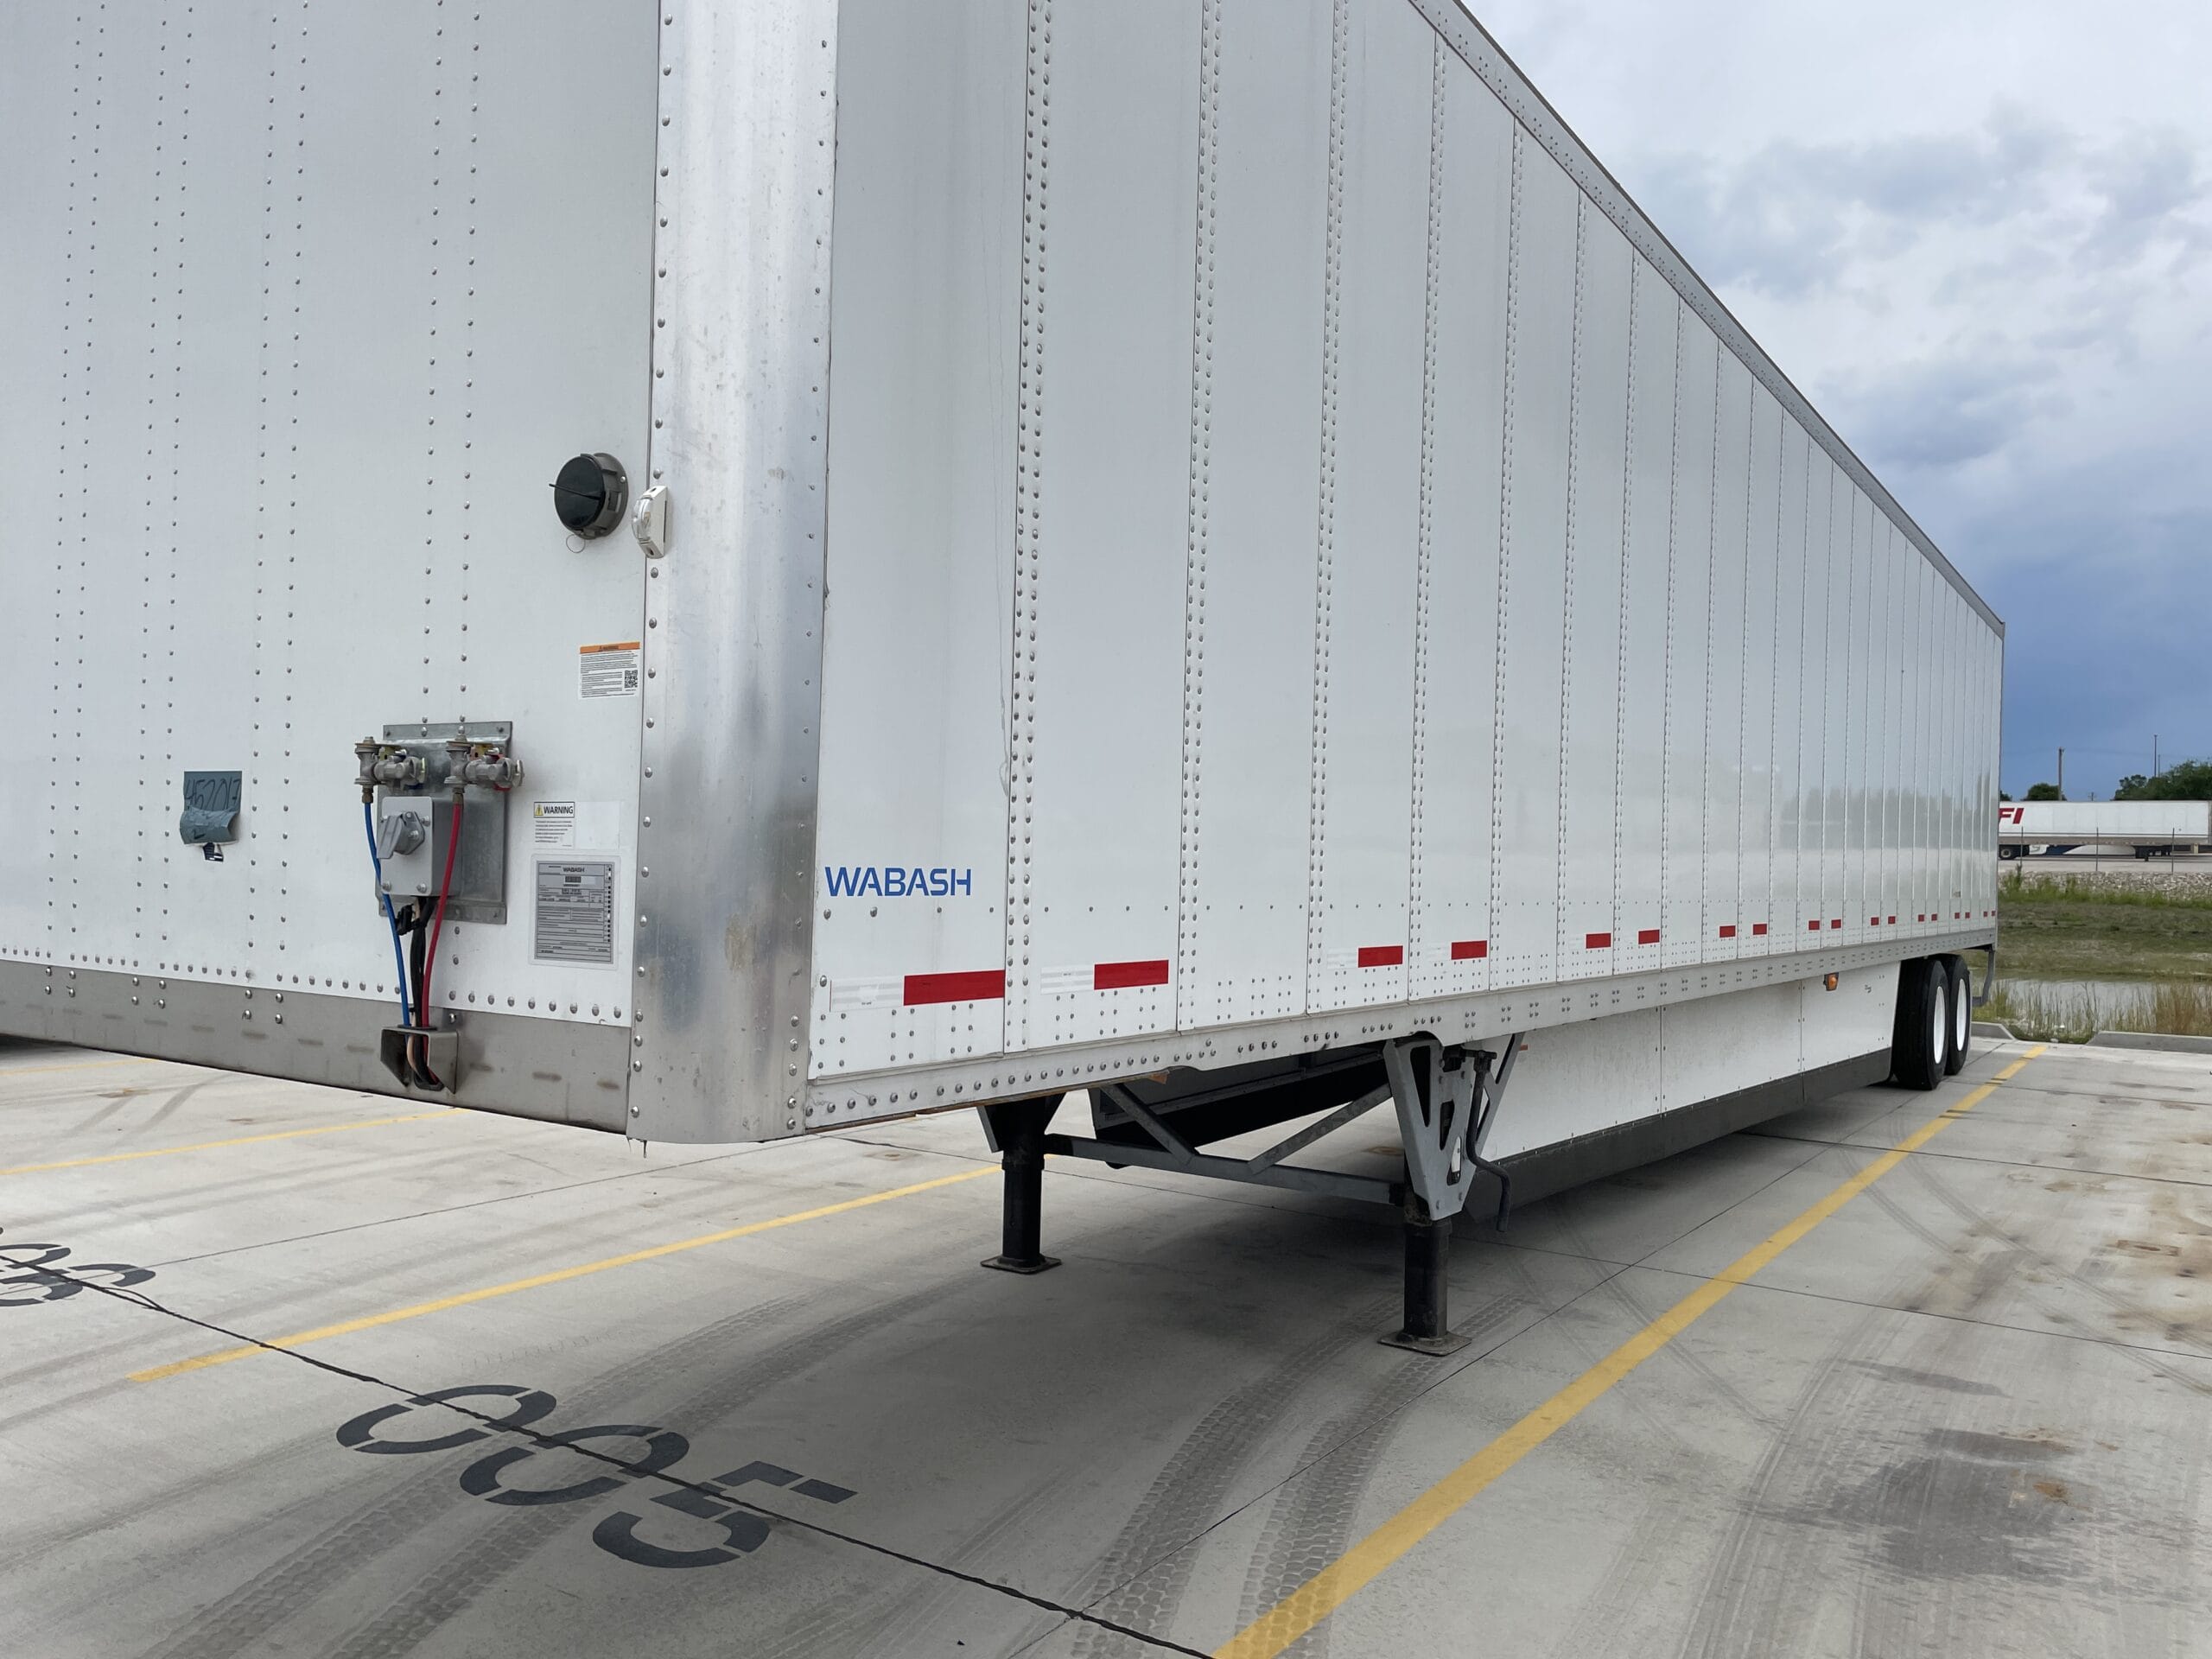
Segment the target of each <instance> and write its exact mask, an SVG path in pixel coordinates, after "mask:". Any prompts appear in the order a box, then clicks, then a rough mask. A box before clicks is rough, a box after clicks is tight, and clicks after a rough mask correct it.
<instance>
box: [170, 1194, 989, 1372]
mask: <svg viewBox="0 0 2212 1659" xmlns="http://www.w3.org/2000/svg"><path fill="white" fill-rule="evenodd" d="M996 1173H998V1168H997V1166H995V1165H989V1166H985V1167H983V1168H982V1169H969V1170H963V1171H961V1172H960V1173H958V1174H957V1175H939V1176H938V1177H936V1178H935V1179H931V1180H926V1181H917V1182H915V1183H914V1184H913V1185H910V1186H897V1187H893V1188H891V1189H890V1190H889V1191H887V1192H870V1193H867V1194H865V1195H863V1196H861V1197H860V1198H845V1199H842V1200H841V1201H839V1202H838V1203H836V1204H825V1205H817V1206H816V1207H815V1208H813V1209H811V1210H801V1211H796V1212H794V1213H793V1214H791V1215H788V1216H772V1217H768V1218H767V1219H766V1220H765V1221H752V1222H747V1223H746V1224H744V1225H742V1226H740V1227H725V1228H723V1229H721V1230H720V1231H718V1232H712V1233H702V1234H700V1235H698V1236H696V1237H694V1238H680V1239H677V1240H675V1241H674V1242H673V1243H667V1244H653V1245H648V1246H647V1247H646V1248H645V1249H641V1250H628V1251H625V1252H624V1253H623V1254H622V1255H610V1256H606V1257H602V1258H601V1260H599V1261H596V1262H578V1263H577V1264H576V1265H575V1266H574V1267H569V1268H555V1269H554V1270H553V1271H552V1272H550V1273H537V1274H531V1275H530V1276H529V1277H528V1278H525V1279H510V1280H508V1281H505V1283H502V1284H497V1285H486V1286H484V1287H481V1288H480V1289H476V1290H464V1291H461V1292H459V1293H457V1294H454V1295H451V1296H441V1297H438V1298H436V1299H435V1300H431V1301H427V1302H414V1303H410V1305H409V1306H405V1307H396V1308H393V1309H391V1310H390V1311H389V1312H387V1313H369V1314H364V1315H363V1316H361V1317H360V1318H359V1319H340V1320H339V1321H338V1322H337V1323H335V1324H334V1325H316V1326H315V1327H313V1328H312V1329H310V1330H306V1331H295V1332H292V1333H291V1334H290V1335H289V1336H283V1337H271V1338H268V1339H267V1340H265V1341H260V1340H257V1341H254V1342H251V1343H249V1344H246V1345H245V1346H243V1347H238V1348H225V1349H220V1350H218V1351H216V1352H214V1353H212V1354H200V1355H196V1356H194V1357H193V1358H190V1359H180V1360H176V1361H174V1362H172V1363H169V1364H167V1365H155V1366H150V1367H149V1368H148V1369H147V1370H143V1371H133V1372H131V1373H130V1380H131V1381H132V1382H133V1383H158V1382H160V1381H162V1379H163V1378H165V1377H171V1376H182V1375H183V1374H184V1373H185V1372H187V1371H198V1370H206V1369H207V1368H208V1367H209V1366H211V1365H227V1364H229V1363H232V1361H234V1360H240V1359H251V1358H253V1357H255V1356H256V1355H257V1354H264V1353H269V1352H271V1351H283V1352H289V1351H291V1350H292V1349H294V1348H296V1347H298V1346H299V1345H300V1344H303V1343H309V1342H323V1341H327V1340H328V1339H329V1338H333V1337H343V1336H350V1335H352V1334H353V1332H356V1331H370V1330H374V1329H375V1328H376V1327H378V1325H397V1324H398V1323H399V1322H400V1321H401V1320H403V1319H421V1318H422V1317H423V1316H424V1315H425V1314H429V1313H444V1312H445V1311H446V1310H448V1308H455V1307H467V1306H470V1305H471V1304H472V1303H475V1302H486V1301H490V1300H492V1299H493V1298H494V1297H497V1296H512V1295H513V1294H515V1293H516V1292H518V1291H524V1290H536V1289H538V1288H539V1287H543V1286H545V1285H557V1284H563V1283H565V1282H566V1281H569V1280H571V1279H582V1278H585V1277H588V1275H590V1274H595V1273H605V1272H607V1271H608V1270H609V1269H610V1268H626V1267H628V1266H630V1265H632V1263H634V1262H652V1261H655V1260H657V1259H658V1258H659V1257H661V1256H664V1255H680V1254H682V1253H683V1252H684V1251H686V1250H696V1249H703V1248H704V1247H705V1246H707V1245H709V1244H721V1243H728V1241H729V1240H731V1239H734V1238H746V1237H749V1236H751V1235H753V1234H754V1233H765V1232H770V1231H772V1230H774V1229H776V1228H779V1227H791V1226H795V1225H796V1224H798V1223H800V1222H803V1221H819V1220H821V1219H823V1217H829V1216H841V1215H844V1214H846V1213H848V1212H849V1211H854V1210H864V1209H867V1208H868V1207H869V1206H870V1205H878V1204H887V1203H888V1202H890V1200H892V1199H893V1198H906V1197H909V1196H911V1195H912V1194H913V1193H916V1192H931V1191H932V1190H934V1189H936V1188H938V1187H941V1186H954V1185H958V1184H959V1183H961V1182H963V1181H973V1180H980V1179H982V1178H983V1177H984V1176H986V1175H995V1174H996Z"/></svg>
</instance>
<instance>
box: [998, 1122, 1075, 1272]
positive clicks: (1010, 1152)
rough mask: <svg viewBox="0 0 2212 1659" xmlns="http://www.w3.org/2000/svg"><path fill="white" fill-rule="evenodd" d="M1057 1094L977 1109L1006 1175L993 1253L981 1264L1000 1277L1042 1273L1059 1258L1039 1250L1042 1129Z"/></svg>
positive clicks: (1042, 1202) (1042, 1196) (1042, 1199)
mask: <svg viewBox="0 0 2212 1659" xmlns="http://www.w3.org/2000/svg"><path fill="white" fill-rule="evenodd" d="M1060 1100H1061V1096H1058V1095H1054V1096H1051V1097H1050V1098H1049V1099H1045V1100H1017V1101H1010V1102H1007V1103H1005V1104H1004V1105H999V1106H986V1107H984V1108H983V1123H984V1128H985V1130H986V1132H987V1133H988V1135H989V1136H990V1138H991V1142H992V1144H993V1145H994V1146H995V1147H997V1148H998V1149H999V1164H1000V1166H1001V1168H1002V1169H1004V1170H1005V1171H1006V1185H1005V1192H1004V1199H1003V1210H1002V1217H1001V1225H1000V1237H999V1253H998V1254H997V1255H994V1256H992V1257H990V1258H988V1260H987V1261H985V1262H984V1263H983V1265H984V1266H985V1267H987V1268H996V1269H997V1270H998V1271H999V1272H1001V1273H1042V1272H1044V1271H1045V1270H1046V1268H1057V1267H1058V1266H1059V1265H1060V1259H1059V1257H1058V1256H1056V1255H1046V1254H1045V1252H1044V1249H1043V1243H1044V1239H1043V1233H1044V1209H1045V1128H1046V1125H1047V1124H1049V1123H1050V1122H1052V1114H1053V1112H1054V1111H1055V1110H1057V1109H1058V1107H1059V1103H1060Z"/></svg>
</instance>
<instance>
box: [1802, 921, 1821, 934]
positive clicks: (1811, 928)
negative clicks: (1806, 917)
mask: <svg viewBox="0 0 2212 1659" xmlns="http://www.w3.org/2000/svg"><path fill="white" fill-rule="evenodd" d="M1805 929H1806V931H1808V932H1810V933H1817V932H1819V931H1821V925H1820V923H1819V922H1818V921H1817V920H1815V921H1810V922H1808V923H1806V924H1805Z"/></svg>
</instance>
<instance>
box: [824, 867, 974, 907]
mask: <svg viewBox="0 0 2212 1659" xmlns="http://www.w3.org/2000/svg"><path fill="white" fill-rule="evenodd" d="M822 879H823V880H824V881H825V882H827V883H828V884H829V896H830V897H831V898H832V899H859V898H863V897H867V896H869V895H874V897H876V898H879V899H950V898H955V897H958V898H966V897H969V896H970V895H972V894H973V893H975V891H976V872H975V871H974V870H972V869H966V870H950V869H931V870H925V869H923V868H920V867H919V866H918V865H915V866H909V865H904V864H829V865H824V866H823V870H822Z"/></svg>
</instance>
